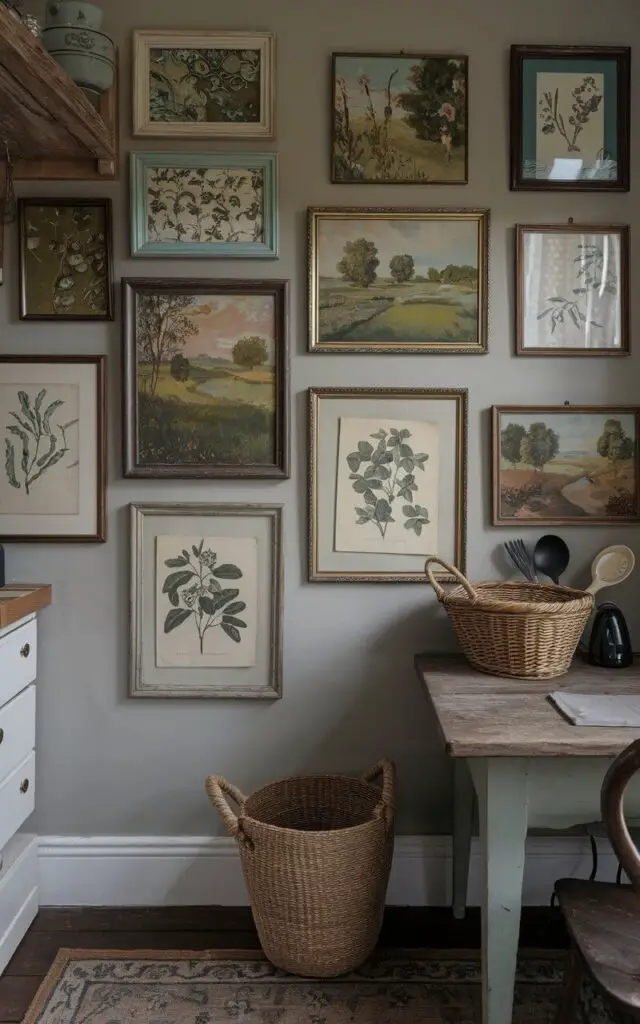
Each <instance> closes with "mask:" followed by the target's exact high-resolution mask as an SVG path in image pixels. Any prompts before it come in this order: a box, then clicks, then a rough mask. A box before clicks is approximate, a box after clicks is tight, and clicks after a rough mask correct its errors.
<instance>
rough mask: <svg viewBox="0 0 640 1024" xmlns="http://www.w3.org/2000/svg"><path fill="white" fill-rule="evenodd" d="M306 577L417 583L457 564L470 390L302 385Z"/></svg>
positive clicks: (461, 555) (461, 559)
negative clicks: (306, 442) (430, 570)
mask: <svg viewBox="0 0 640 1024" xmlns="http://www.w3.org/2000/svg"><path fill="white" fill-rule="evenodd" d="M309 437H310V451H309V580H310V581H311V582H320V581H325V582H334V583H421V582H424V579H425V576H424V563H425V559H426V558H427V556H428V555H434V554H437V555H439V556H440V557H441V558H444V559H445V560H446V561H448V562H449V563H450V564H454V565H456V566H457V567H458V568H460V569H461V570H462V571H464V564H465V551H466V540H465V537H466V532H465V531H466V525H465V523H466V472H467V461H466V460H467V392H466V390H465V389H463V388H460V389H454V388H346V387H345V388H310V389H309Z"/></svg>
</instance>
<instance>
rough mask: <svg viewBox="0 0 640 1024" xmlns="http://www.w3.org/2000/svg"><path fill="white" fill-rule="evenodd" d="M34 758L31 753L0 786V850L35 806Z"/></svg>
mask: <svg viewBox="0 0 640 1024" xmlns="http://www.w3.org/2000/svg"><path fill="white" fill-rule="evenodd" d="M35 788H36V757H35V754H34V753H33V752H32V753H31V754H29V757H27V758H25V759H24V761H23V762H22V763H21V764H19V765H18V767H17V768H14V770H13V771H12V772H11V774H10V775H9V776H7V778H6V779H5V780H4V782H3V783H2V785H0V850H2V849H3V847H4V846H6V844H7V843H8V842H9V840H10V839H11V837H12V836H13V835H14V833H15V832H17V831H18V829H19V828H20V826H21V825H22V822H23V821H24V820H25V818H28V817H29V815H30V814H31V812H32V811H33V808H34V806H35V803H34V797H35Z"/></svg>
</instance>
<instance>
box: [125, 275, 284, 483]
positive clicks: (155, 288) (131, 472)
mask: <svg viewBox="0 0 640 1024" xmlns="http://www.w3.org/2000/svg"><path fill="white" fill-rule="evenodd" d="M159 291H162V292H173V293H184V292H189V293H193V294H195V295H216V294H220V295H272V296H273V299H274V312H275V389H276V403H275V448H276V458H275V462H274V463H273V464H272V465H266V466H241V465H237V466H234V465H221V466H189V465H171V466H167V465H160V466H149V465H144V464H141V463H140V462H139V459H138V392H137V387H136V344H135V337H136V324H135V316H136V302H135V299H136V296H137V295H138V294H140V293H145V292H146V293H153V292H159ZM288 291H289V282H288V281H283V280H239V279H238V280H236V279H215V278H211V279H209V278H175V277H172V278H154V277H127V278H123V279H122V328H123V364H122V365H123V388H122V393H123V435H122V443H123V462H124V476H125V477H146V478H147V479H162V478H172V479H177V480H180V479H182V480H187V479H208V480H215V479H221V478H227V479H229V478H231V479H255V478H259V479H263V480H284V479H286V478H288V477H289V352H288V348H289V346H288Z"/></svg>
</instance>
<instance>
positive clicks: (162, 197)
mask: <svg viewBox="0 0 640 1024" xmlns="http://www.w3.org/2000/svg"><path fill="white" fill-rule="evenodd" d="M263 189H264V179H263V174H262V171H261V170H259V169H257V170H239V171H237V170H235V169H231V168H221V169H215V168H213V169H212V168H208V167H198V168H196V169H195V170H194V169H193V168H190V167H154V168H151V169H150V171H149V178H148V184H147V193H148V195H147V206H148V211H147V223H148V230H149V235H150V237H151V238H152V239H155V240H158V241H167V240H170V241H176V242H247V241H248V242H259V241H261V240H262V237H263Z"/></svg>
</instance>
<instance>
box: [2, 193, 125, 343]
mask: <svg viewBox="0 0 640 1024" xmlns="http://www.w3.org/2000/svg"><path fill="white" fill-rule="evenodd" d="M29 206H94V207H95V206H98V207H102V208H103V210H104V233H105V247H106V250H107V268H106V271H107V313H106V314H104V315H103V314H101V313H99V314H89V313H83V314H82V315H81V316H74V315H73V314H71V313H69V314H64V313H29V312H28V310H27V288H26V278H27V271H26V267H25V249H24V243H25V240H26V239H25V230H24V217H25V211H26V209H27V207H29ZM112 223H113V217H112V204H111V200H110V199H86V198H83V199H73V198H71V199H66V198H60V199H52V198H51V197H50V196H47V198H46V199H40V198H39V197H38V196H35V197H34V198H31V197H30V196H28V197H26V198H24V199H19V200H18V250H19V260H18V262H19V269H20V275H19V278H20V284H19V288H20V319H21V320H54V321H56V322H59V323H87V322H89V321H92V322H95V321H102V322H105V321H109V320H113V319H114V317H115V307H114V301H113V230H112Z"/></svg>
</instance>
